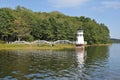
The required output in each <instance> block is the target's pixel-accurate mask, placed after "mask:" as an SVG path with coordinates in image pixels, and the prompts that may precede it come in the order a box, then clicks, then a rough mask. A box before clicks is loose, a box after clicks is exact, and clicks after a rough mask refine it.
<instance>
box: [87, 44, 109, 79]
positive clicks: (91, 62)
mask: <svg viewBox="0 0 120 80" xmlns="http://www.w3.org/2000/svg"><path fill="white" fill-rule="evenodd" d="M108 56H109V54H108V46H94V47H87V59H86V66H85V68H86V70H85V72H86V73H87V75H89V76H91V78H93V79H104V77H105V76H104V75H105V74H106V73H107V72H108V71H107V70H108V69H107V68H108Z"/></svg>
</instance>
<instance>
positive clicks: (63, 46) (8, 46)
mask: <svg viewBox="0 0 120 80" xmlns="http://www.w3.org/2000/svg"><path fill="white" fill-rule="evenodd" d="M109 45H111V44H110V43H109V44H93V45H85V47H90V46H109ZM75 48H76V46H75V45H73V44H55V45H54V46H50V45H49V44H42V45H40V44H0V50H64V49H75Z"/></svg>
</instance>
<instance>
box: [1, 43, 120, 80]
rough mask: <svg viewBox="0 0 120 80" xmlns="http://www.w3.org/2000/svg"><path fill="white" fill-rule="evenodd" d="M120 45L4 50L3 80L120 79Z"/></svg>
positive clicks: (2, 61) (2, 52)
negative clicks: (59, 49)
mask: <svg viewBox="0 0 120 80" xmlns="http://www.w3.org/2000/svg"><path fill="white" fill-rule="evenodd" d="M119 47H120V45H112V46H110V47H108V46H94V47H93V46H92V47H86V48H76V49H74V50H61V51H52V50H29V51H25V50H10V51H5V50H1V51H0V80H120V78H119V76H120V74H119V72H120V65H119V63H120V60H119V56H120V54H119V51H120V50H119ZM109 49H110V50H109Z"/></svg>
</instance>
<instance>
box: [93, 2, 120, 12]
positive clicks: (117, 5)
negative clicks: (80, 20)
mask: <svg viewBox="0 0 120 80" xmlns="http://www.w3.org/2000/svg"><path fill="white" fill-rule="evenodd" d="M93 9H95V10H99V11H102V12H103V11H105V10H108V9H114V10H118V9H120V1H103V2H101V3H100V4H99V6H95V7H93Z"/></svg>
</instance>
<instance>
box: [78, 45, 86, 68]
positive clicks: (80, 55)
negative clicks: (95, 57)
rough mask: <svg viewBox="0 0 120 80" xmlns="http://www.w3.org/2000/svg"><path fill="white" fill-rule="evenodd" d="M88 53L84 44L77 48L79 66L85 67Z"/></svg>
mask: <svg viewBox="0 0 120 80" xmlns="http://www.w3.org/2000/svg"><path fill="white" fill-rule="evenodd" d="M86 55H87V53H86V51H85V47H84V46H81V47H77V48H76V57H77V62H78V67H79V68H82V67H84V62H85V58H86V57H87V56H86Z"/></svg>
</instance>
